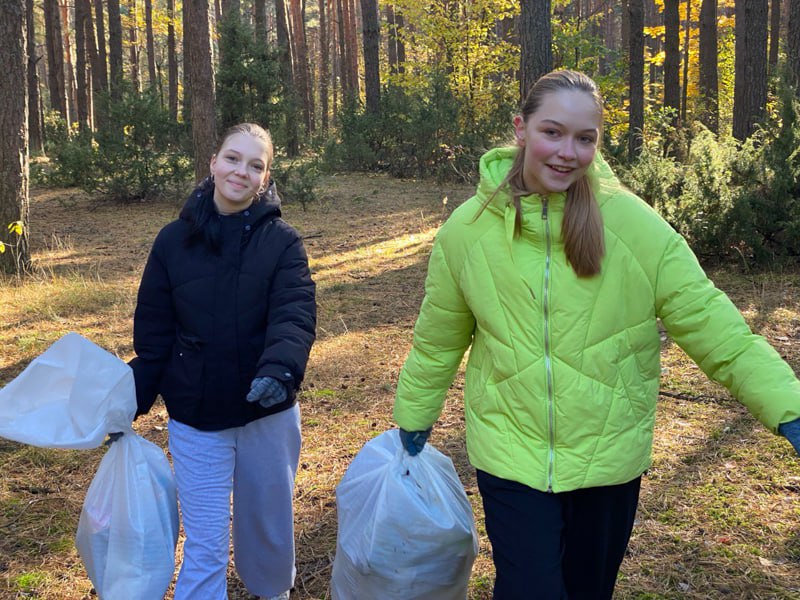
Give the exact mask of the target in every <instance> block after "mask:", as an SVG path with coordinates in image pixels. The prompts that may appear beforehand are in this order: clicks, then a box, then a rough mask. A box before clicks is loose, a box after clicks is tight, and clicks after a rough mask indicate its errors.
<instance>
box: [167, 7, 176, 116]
mask: <svg viewBox="0 0 800 600" xmlns="http://www.w3.org/2000/svg"><path fill="white" fill-rule="evenodd" d="M167 18H168V19H169V23H168V24H167V72H168V78H169V83H168V87H169V101H168V103H169V114H170V116H171V117H172V118H173V120H175V121H177V120H178V54H177V51H176V49H175V0H167Z"/></svg>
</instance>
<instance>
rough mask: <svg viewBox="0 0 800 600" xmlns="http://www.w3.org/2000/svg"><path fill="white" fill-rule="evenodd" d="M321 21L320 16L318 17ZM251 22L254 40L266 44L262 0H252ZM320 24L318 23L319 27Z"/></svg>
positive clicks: (265, 19)
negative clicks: (253, 27)
mask: <svg viewBox="0 0 800 600" xmlns="http://www.w3.org/2000/svg"><path fill="white" fill-rule="evenodd" d="M320 23H322V17H320ZM253 24H254V26H255V37H256V40H257V41H258V42H260V43H262V44H264V45H265V46H266V45H267V5H266V3H265V2H264V0H253ZM321 26H322V25H321V24H320V27H321Z"/></svg>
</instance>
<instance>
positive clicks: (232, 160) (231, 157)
mask: <svg viewBox="0 0 800 600" xmlns="http://www.w3.org/2000/svg"><path fill="white" fill-rule="evenodd" d="M225 159H226V160H227V161H228V162H236V157H235V156H226V157H225Z"/></svg>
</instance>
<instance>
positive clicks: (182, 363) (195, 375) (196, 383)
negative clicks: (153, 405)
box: [161, 335, 204, 402]
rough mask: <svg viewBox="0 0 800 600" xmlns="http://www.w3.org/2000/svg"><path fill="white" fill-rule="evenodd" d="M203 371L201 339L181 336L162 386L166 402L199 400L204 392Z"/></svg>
mask: <svg viewBox="0 0 800 600" xmlns="http://www.w3.org/2000/svg"><path fill="white" fill-rule="evenodd" d="M203 371H204V367H203V350H202V342H201V341H200V339H199V338H195V337H191V336H186V335H179V336H178V338H177V340H176V342H175V346H174V347H173V349H172V357H171V358H170V361H169V364H168V366H167V369H166V371H165V373H164V379H163V381H162V385H161V388H162V389H161V395H162V396H163V397H164V400H165V401H166V402H170V401H171V400H177V399H180V398H194V399H195V400H197V399H199V398H200V397H201V395H202V392H203Z"/></svg>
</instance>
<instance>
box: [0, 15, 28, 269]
mask: <svg viewBox="0 0 800 600" xmlns="http://www.w3.org/2000/svg"><path fill="white" fill-rule="evenodd" d="M25 29H26V25H25V0H3V2H0V39H2V40H3V43H2V44H0V64H3V65H4V73H3V77H0V106H2V107H3V116H2V119H0V173H2V174H3V176H2V177H0V232H2V233H0V240H3V241H4V242H6V243H7V244H12V245H13V244H15V243H16V247H15V248H14V249H13V250H11V249H9V248H6V251H5V252H3V253H2V254H0V269H2V270H3V271H5V272H6V273H22V272H25V271H27V270H28V269H29V268H30V254H29V250H28V206H29V204H28V111H27V108H28V98H27V88H26V86H24V85H20V82H22V81H25V79H26V76H27V75H26V70H27V66H26V65H27V61H26V60H25V56H26V45H27V44H26V41H25V40H26V35H25V33H26V32H25ZM17 221H21V222H22V235H21V236H19V239H18V240H16V239H14V240H12V239H11V238H10V237H9V235H6V234H7V232H8V225H9V224H10V223H15V222H17ZM10 235H13V236H14V237H16V234H10Z"/></svg>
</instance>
